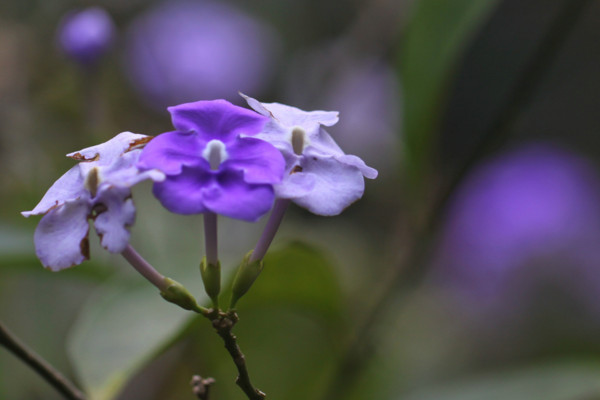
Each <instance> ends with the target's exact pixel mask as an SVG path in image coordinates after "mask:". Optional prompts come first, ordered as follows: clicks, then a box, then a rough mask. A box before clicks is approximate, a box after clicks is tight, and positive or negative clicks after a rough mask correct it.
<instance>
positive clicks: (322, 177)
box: [242, 95, 377, 216]
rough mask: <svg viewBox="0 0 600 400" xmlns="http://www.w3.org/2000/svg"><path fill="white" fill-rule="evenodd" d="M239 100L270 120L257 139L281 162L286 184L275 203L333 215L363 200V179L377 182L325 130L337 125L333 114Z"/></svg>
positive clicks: (280, 186) (278, 187)
mask: <svg viewBox="0 0 600 400" xmlns="http://www.w3.org/2000/svg"><path fill="white" fill-rule="evenodd" d="M242 96H243V97H244V98H245V99H246V101H247V102H248V104H249V105H250V107H252V108H253V109H255V110H256V111H257V112H259V113H260V114H262V115H264V116H268V117H270V119H269V122H268V123H267V124H266V125H265V127H264V129H263V130H262V131H261V133H260V134H259V135H257V137H258V138H260V139H263V140H265V141H267V142H269V143H271V144H273V145H274V146H275V147H276V148H278V149H279V150H280V151H281V153H282V154H283V156H284V157H285V160H286V173H285V174H284V180H283V181H282V182H281V183H280V184H278V185H276V186H275V193H276V195H277V197H278V198H282V199H291V200H292V201H294V203H296V204H298V205H299V206H301V207H304V208H306V209H308V210H309V211H311V212H312V213H314V214H318V215H326V216H331V215H337V214H339V213H341V212H342V211H343V210H344V209H345V208H346V207H348V206H349V205H350V204H352V203H353V202H355V201H356V200H358V199H360V198H361V197H362V195H363V192H364V189H365V182H364V179H363V177H366V178H369V179H374V178H376V177H377V171H376V170H375V169H373V168H371V167H368V166H367V165H365V163H364V162H363V161H362V160H361V159H360V158H358V157H356V156H353V155H347V154H345V153H344V152H343V151H342V149H340V148H339V146H338V145H337V144H336V143H335V141H334V140H333V139H332V138H331V136H329V134H328V133H327V132H326V131H325V130H324V129H323V127H322V126H323V125H325V126H332V125H334V124H335V123H337V122H338V113H337V112H332V111H310V112H307V111H302V110H299V109H297V108H295V107H290V106H286V105H283V104H279V103H268V104H267V103H260V102H259V101H257V100H255V99H253V98H251V97H248V96H244V95H242Z"/></svg>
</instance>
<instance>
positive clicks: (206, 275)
mask: <svg viewBox="0 0 600 400" xmlns="http://www.w3.org/2000/svg"><path fill="white" fill-rule="evenodd" d="M200 274H201V275H202V281H203V282H204V290H206V294H208V297H210V298H211V300H212V301H213V305H214V307H215V309H217V308H219V293H221V263H220V262H219V261H217V265H214V264H210V263H208V262H207V261H206V257H204V258H202V262H201V263H200Z"/></svg>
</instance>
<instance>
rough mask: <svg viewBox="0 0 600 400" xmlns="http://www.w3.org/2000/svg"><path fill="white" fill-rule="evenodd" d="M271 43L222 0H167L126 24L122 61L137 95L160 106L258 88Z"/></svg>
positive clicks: (271, 37) (268, 71) (256, 24)
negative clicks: (124, 50)
mask: <svg viewBox="0 0 600 400" xmlns="http://www.w3.org/2000/svg"><path fill="white" fill-rule="evenodd" d="M277 48H278V42H277V35H276V33H275V32H273V31H272V30H271V29H269V27H268V26H266V25H265V24H264V23H261V21H259V20H257V19H254V18H252V17H251V16H249V15H246V14H245V13H244V12H242V11H241V10H239V9H237V8H236V7H234V6H233V5H230V4H227V3H226V2H222V1H209V0H203V1H167V2H163V3H160V4H158V5H157V6H156V7H154V8H153V9H151V10H150V11H149V12H147V13H145V14H144V15H142V16H140V17H139V18H137V19H136V20H135V21H134V22H133V23H132V24H131V27H130V29H129V30H128V32H127V39H126V52H125V54H124V57H125V59H124V63H123V66H124V68H125V69H126V71H127V74H128V76H129V78H130V80H131V82H132V84H133V86H134V88H135V89H136V90H137V91H138V92H140V94H141V95H142V97H143V99H144V100H145V101H147V102H149V103H150V104H151V105H152V106H154V107H156V108H157V109H160V110H162V109H164V108H165V107H166V106H170V105H173V104H181V103H185V102H191V101H196V100H209V99H218V98H227V96H231V94H232V93H234V94H235V93H236V92H237V91H238V90H243V91H247V92H250V93H253V92H257V91H259V90H262V89H263V88H264V87H265V86H266V85H267V84H268V82H269V79H270V78H271V77H272V71H273V66H274V65H275V60H274V59H275V58H276V53H277ZM228 100H232V99H228Z"/></svg>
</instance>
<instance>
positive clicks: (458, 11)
mask: <svg viewBox="0 0 600 400" xmlns="http://www.w3.org/2000/svg"><path fill="white" fill-rule="evenodd" d="M495 4H496V0H453V1H447V0H419V1H417V2H416V5H415V10H414V15H413V17H412V20H411V22H410V24H409V26H408V29H407V31H406V34H405V37H404V40H403V41H402V43H401V45H402V51H401V52H400V60H399V62H400V63H399V66H400V74H401V78H402V84H403V89H404V96H403V97H404V98H405V103H404V104H405V110H404V113H403V115H404V134H405V140H406V143H405V150H406V160H407V168H408V170H409V174H410V175H411V177H412V178H413V182H419V178H421V177H422V176H423V175H424V174H426V173H427V171H424V169H425V168H426V166H427V165H428V164H429V162H430V157H431V152H432V150H433V149H432V144H433V143H432V138H433V134H434V133H435V131H436V130H437V129H438V125H439V123H440V117H441V115H440V114H441V111H443V110H442V104H443V97H444V94H445V91H446V86H447V83H448V80H449V78H450V77H451V75H452V74H453V72H454V69H455V68H456V64H457V62H458V60H459V57H460V55H461V53H462V51H463V50H464V48H465V45H466V44H467V43H468V39H469V37H470V35H471V34H472V33H473V32H474V31H475V30H476V28H477V27H478V25H479V24H480V23H481V22H482V21H483V20H484V18H485V17H486V15H487V14H488V12H489V11H490V10H491V9H492V7H493V6H494V5H495Z"/></svg>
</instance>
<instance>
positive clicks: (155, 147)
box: [137, 131, 207, 175]
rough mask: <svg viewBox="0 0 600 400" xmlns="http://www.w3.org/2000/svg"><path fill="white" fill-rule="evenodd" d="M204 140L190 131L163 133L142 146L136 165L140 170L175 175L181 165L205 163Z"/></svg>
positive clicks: (189, 165)
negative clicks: (203, 153)
mask: <svg viewBox="0 0 600 400" xmlns="http://www.w3.org/2000/svg"><path fill="white" fill-rule="evenodd" d="M206 142H207V141H205V140H203V139H202V138H200V137H199V136H198V135H195V134H192V133H184V132H177V131H175V132H167V133H163V134H162V135H158V136H157V137H155V138H154V139H152V141H151V142H150V143H148V144H147V145H146V147H144V150H143V151H142V154H141V156H140V159H139V161H138V164H137V166H138V168H140V169H142V170H149V169H158V170H160V171H162V172H164V173H165V174H167V175H177V174H179V173H181V169H182V167H183V166H188V167H192V166H198V165H200V164H203V163H206V160H204V159H203V158H202V150H203V149H204V146H205V145H206Z"/></svg>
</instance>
